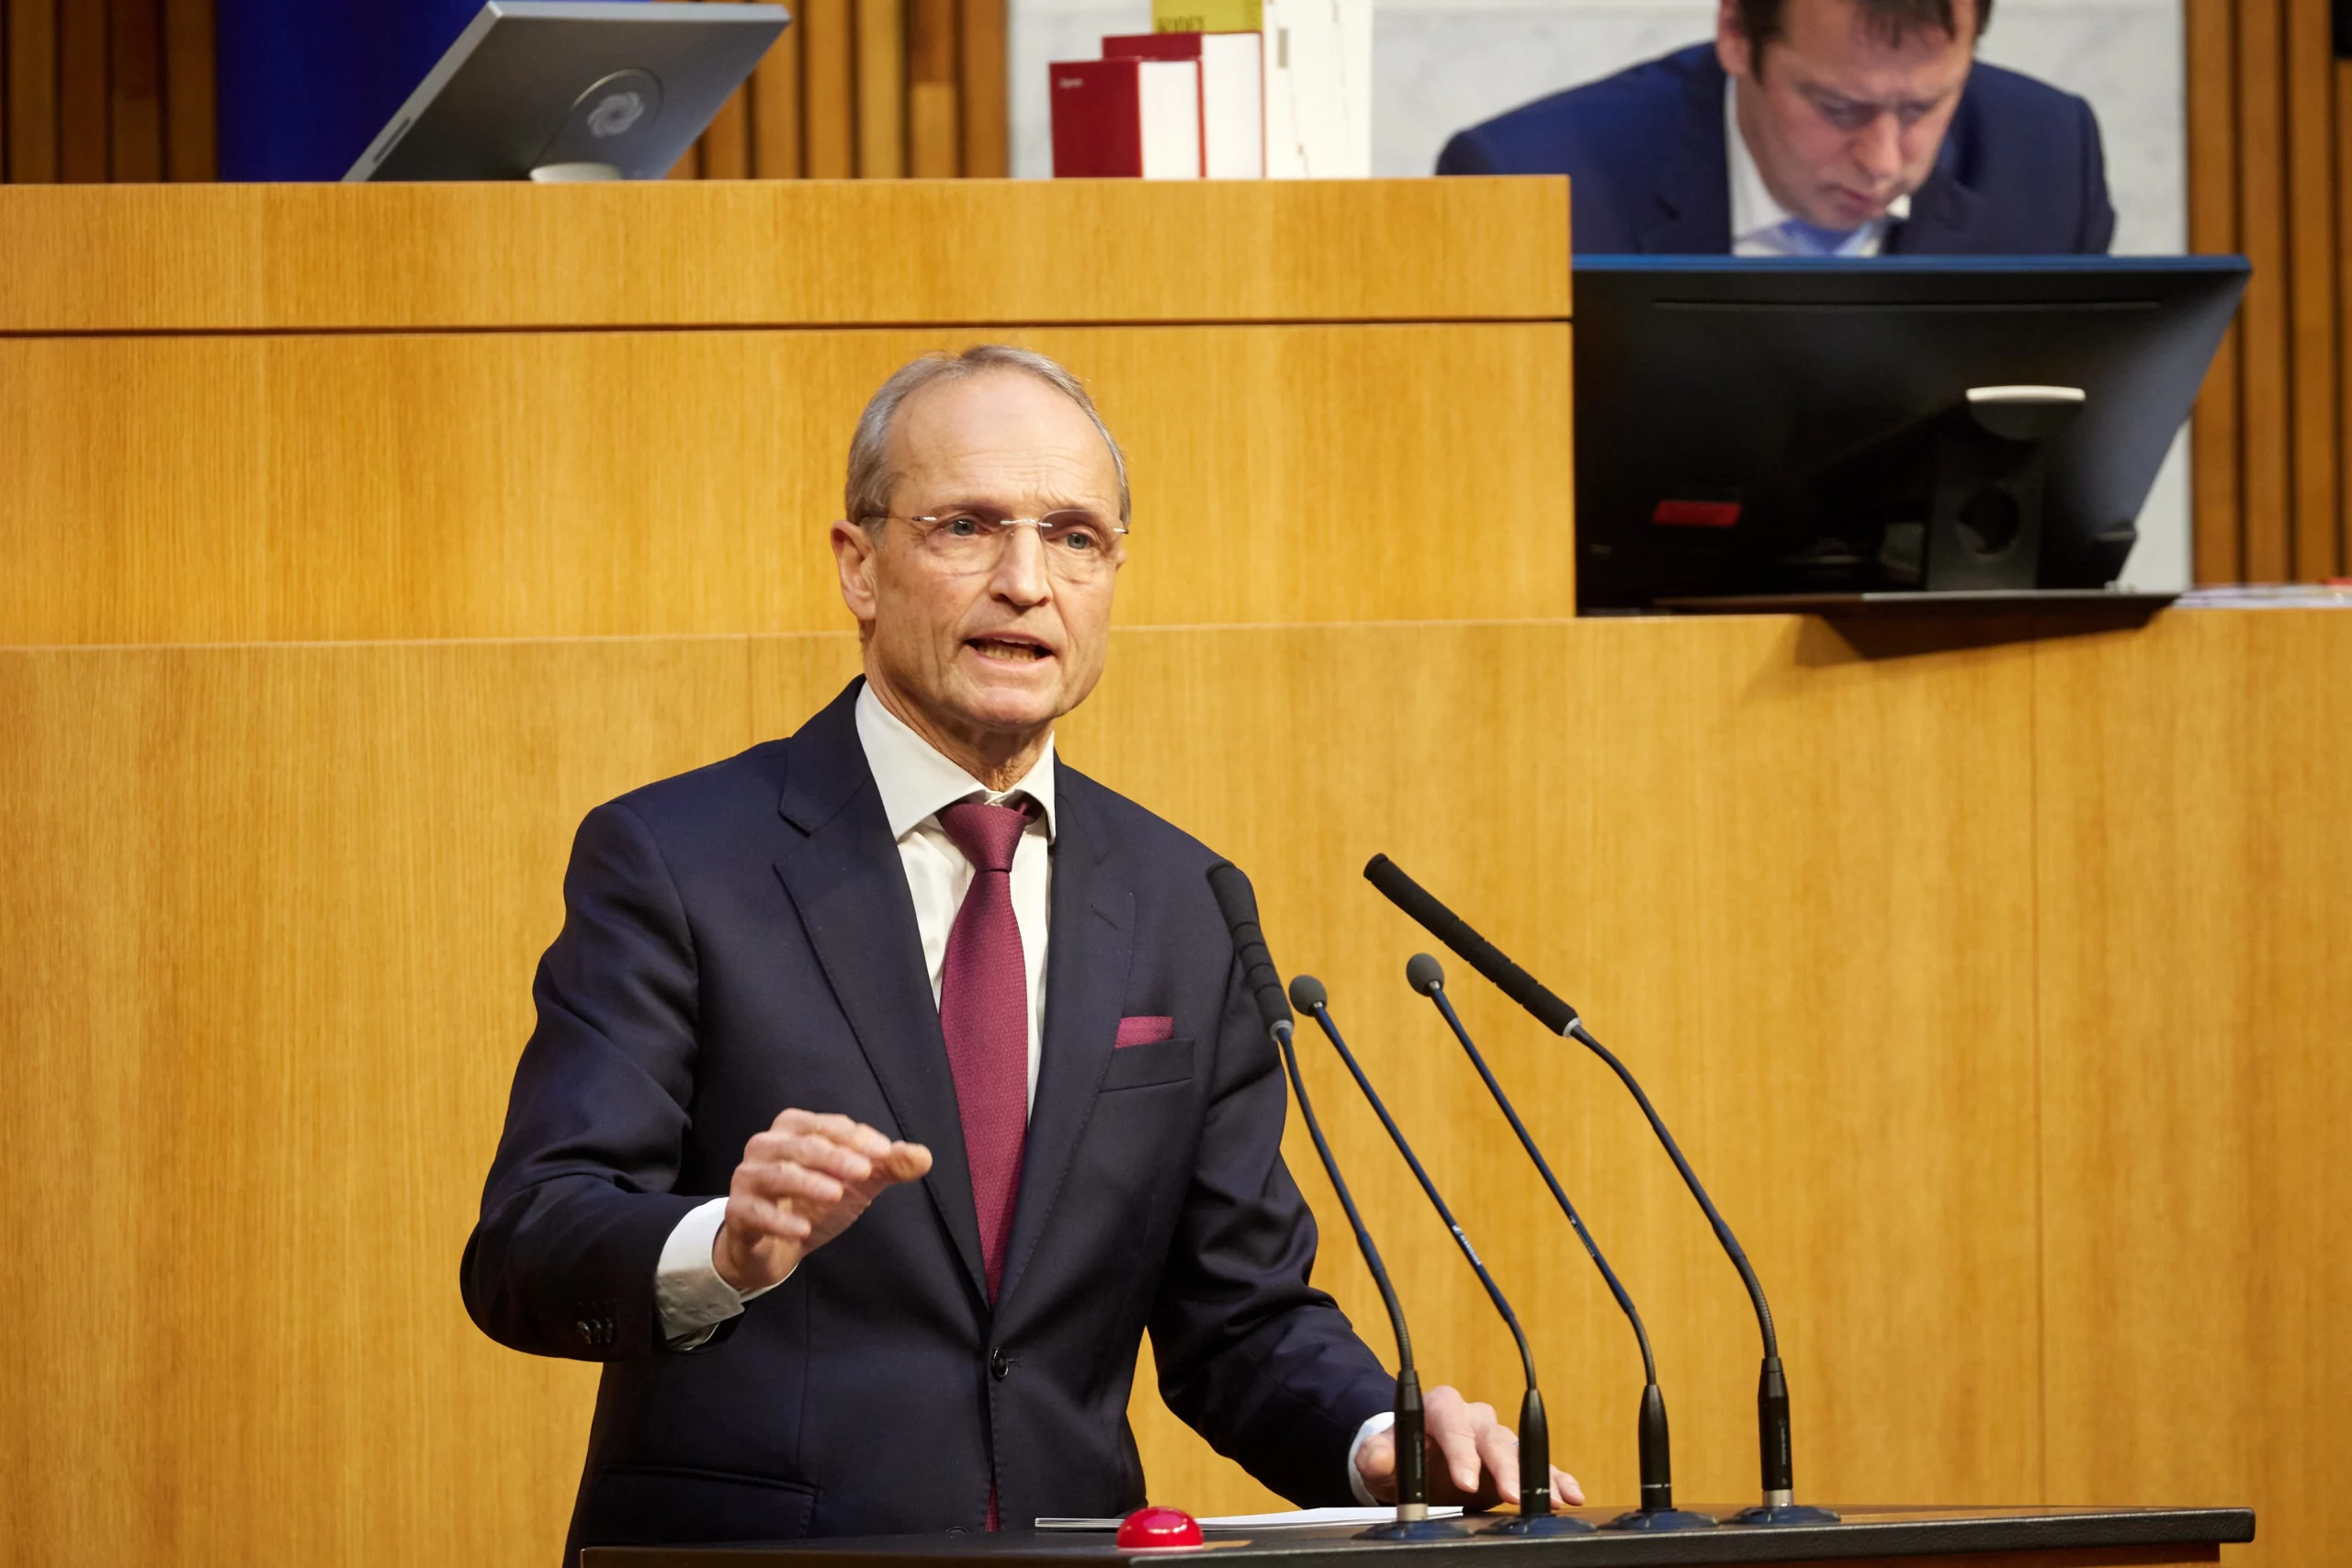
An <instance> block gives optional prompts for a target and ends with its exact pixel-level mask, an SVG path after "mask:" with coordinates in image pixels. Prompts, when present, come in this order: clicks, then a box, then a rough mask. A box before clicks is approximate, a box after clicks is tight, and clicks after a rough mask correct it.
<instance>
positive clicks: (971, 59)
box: [957, 0, 1012, 180]
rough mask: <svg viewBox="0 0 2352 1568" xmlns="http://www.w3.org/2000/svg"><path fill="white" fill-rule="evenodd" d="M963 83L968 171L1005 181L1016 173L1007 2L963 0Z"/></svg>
mask: <svg viewBox="0 0 2352 1568" xmlns="http://www.w3.org/2000/svg"><path fill="white" fill-rule="evenodd" d="M957 17H958V20H959V21H960V23H961V26H960V28H958V36H959V41H960V43H961V48H960V50H959V51H958V53H959V55H960V57H961V58H960V69H961V71H962V80H961V83H960V85H959V96H960V102H961V104H962V107H963V113H964V173H965V175H967V176H968V177H970V178H973V179H989V180H1001V179H1002V178H1004V177H1005V176H1006V175H1010V174H1011V173H1012V152H1011V147H1010V143H1011V139H1012V107H1011V106H1010V105H1009V104H1008V103H1007V102H1006V99H1005V91H1006V84H1005V78H1004V73H1005V57H1004V51H1005V36H1004V35H1005V0H961V3H960V4H959V6H957Z"/></svg>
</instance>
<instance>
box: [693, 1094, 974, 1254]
mask: <svg viewBox="0 0 2352 1568" xmlns="http://www.w3.org/2000/svg"><path fill="white" fill-rule="evenodd" d="M930 1170H931V1151H930V1150H929V1149H927V1148H925V1147H923V1146H922V1145H921V1144H905V1143H896V1142H893V1141H892V1140H890V1139H888V1138H886V1137H884V1136H883V1135H882V1134H879V1133H877V1132H876V1131H875V1130H874V1129H873V1128H871V1127H869V1126H867V1125H866V1124H865V1122H853V1121H851V1120H850V1119H849V1118H848V1117H846V1116H832V1115H820V1114H819V1113H818V1112H816V1111H783V1112H781V1113H780V1114H779V1115H778V1116H777V1117H776V1119H775V1121H774V1122H771V1123H770V1124H769V1126H768V1130H767V1131H766V1132H764V1133H758V1134H753V1135H752V1141H751V1142H750V1143H748V1144H746V1145H743V1162H742V1163H741V1165H739V1166H737V1167H736V1168H735V1176H734V1179H732V1180H731V1181H729V1183H728V1186H727V1217H726V1219H725V1221H723V1222H722V1223H721V1224H720V1225H719V1227H718V1236H717V1237H716V1238H714V1239H713V1241H712V1242H711V1247H710V1261H711V1266H712V1267H713V1268H715V1269H718V1277H719V1278H720V1279H722V1280H726V1281H727V1282H728V1283H729V1284H730V1285H732V1286H734V1287H735V1289H736V1290H738V1291H740V1292H743V1293H744V1294H746V1295H749V1294H751V1293H752V1292H755V1291H763V1290H766V1289H767V1288H768V1287H769V1286H771V1285H774V1284H776V1283H777V1282H779V1281H780V1280H783V1279H784V1278H785V1277H786V1276H787V1275H789V1274H790V1273H791V1272H792V1271H793V1270H794V1269H797V1268H798V1267H799V1266H800V1260H801V1259H802V1258H806V1257H807V1256H809V1253H811V1252H813V1251H815V1250H816V1249H817V1248H818V1247H822V1246H824V1245H825V1244H826V1243H827V1242H829V1241H831V1240H832V1239H833V1237H835V1236H837V1235H841V1234H842V1232H843V1231H845V1230H847V1229H848V1228H849V1227H850V1225H851V1224H852V1223H853V1222H854V1221H855V1220H856V1218H857V1217H858V1215H860V1214H862V1213H865V1206H866V1205H867V1204H868V1203H871V1202H873V1201H874V1200H875V1198H876V1196H877V1195H879V1194H880V1192H881V1191H882V1190H883V1189H884V1188H886V1187H894V1186H896V1185H898V1184H899V1183H900V1182H902V1181H920V1180H921V1179H922V1178H923V1177H924V1176H925V1175H927V1174H928V1173H929V1172H930Z"/></svg>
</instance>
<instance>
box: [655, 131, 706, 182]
mask: <svg viewBox="0 0 2352 1568" xmlns="http://www.w3.org/2000/svg"><path fill="white" fill-rule="evenodd" d="M662 178H663V179H668V180H698V179H700V178H702V139H701V138H700V137H696V138H695V144H694V145H693V146H691V147H689V148H687V149H686V150H685V152H684V154H683V155H681V156H680V157H679V159H678V161H677V162H676V163H674V164H671V165H670V172H669V173H668V174H666V175H662Z"/></svg>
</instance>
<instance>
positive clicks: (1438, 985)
mask: <svg viewBox="0 0 2352 1568" xmlns="http://www.w3.org/2000/svg"><path fill="white" fill-rule="evenodd" d="M1405 982H1406V984H1408V985H1409V986H1411V987H1413V989H1414V990H1416V991H1418V992H1419V993H1420V994H1421V995H1422V996H1425V997H1427V998H1429V999H1430V1001H1432V1002H1435V1003H1436V1004H1437V1010H1438V1011H1439V1012H1440V1013H1442V1014H1443V1015H1444V1018H1445V1021H1446V1024H1447V1026H1448V1027H1449V1028H1451V1029H1452V1030H1453V1037H1454V1038H1455V1039H1456V1040H1459V1041H1460V1042H1461V1043H1462V1049H1463V1052H1464V1054H1465V1055H1468V1056H1469V1058H1470V1065H1471V1066H1474V1067H1476V1068H1477V1069H1478V1076H1479V1077H1481V1078H1484V1079H1485V1080H1486V1084H1487V1093H1489V1094H1491V1095H1493V1096H1494V1097H1495V1103H1496V1104H1497V1105H1498V1106H1500V1107H1502V1112H1503V1116H1504V1118H1505V1119H1506V1120H1508V1121H1509V1122H1510V1130H1511V1131H1512V1132H1514V1133H1516V1134H1519V1145H1520V1147H1521V1148H1523V1149H1525V1150H1526V1151H1527V1157H1528V1158H1529V1159H1531V1160H1533V1161H1534V1162H1535V1168H1536V1169H1537V1170H1539V1171H1541V1172H1543V1173H1544V1185H1545V1186H1547V1187H1549V1188H1550V1189H1551V1190H1552V1197H1553V1199H1554V1201H1556V1202H1557V1203H1558V1204H1559V1205H1560V1213H1564V1214H1566V1216H1567V1217H1568V1225H1569V1227H1570V1228H1571V1229H1573V1230H1574V1231H1575V1232H1576V1233H1577V1240H1578V1241H1581V1242H1583V1243H1584V1250H1585V1253H1586V1256H1588V1257H1589V1258H1591V1259H1592V1261H1593V1266H1594V1267H1595V1268H1597V1269H1600V1277H1601V1278H1602V1279H1603V1280H1607V1281H1609V1293H1610V1294H1611V1295H1612V1296H1615V1297H1616V1298H1617V1304H1618V1305H1619V1306H1620V1307H1622V1308H1623V1309H1624V1313H1625V1321H1626V1322H1628V1323H1630V1324H1632V1325H1634V1344H1636V1345H1638V1346H1639V1347H1640V1348H1641V1352H1642V1382H1643V1388H1642V1407H1641V1415H1640V1416H1639V1419H1638V1424H1637V1426H1636V1427H1635V1431H1636V1434H1637V1438H1638V1443H1639V1450H1640V1453H1641V1458H1642V1506H1640V1507H1638V1508H1635V1509H1634V1510H1633V1511H1632V1512H1630V1513H1625V1514H1621V1515H1619V1516H1618V1517H1616V1518H1614V1519H1611V1521H1610V1522H1609V1523H1608V1524H1606V1525H1604V1526H1602V1527H1601V1528H1602V1529H1639V1530H1672V1529H1712V1528H1713V1525H1714V1522H1715V1521H1714V1519H1713V1517H1712V1516H1710V1515H1706V1514H1700V1513H1693V1512H1691V1511H1690V1510H1689V1509H1685V1508H1678V1507H1676V1506H1674V1450H1673V1445H1672V1443H1671V1442H1670V1440H1669V1438H1668V1432H1667V1424H1666V1395H1665V1394H1664V1393H1661V1392H1660V1391H1659V1389H1658V1386H1657V1358H1656V1357H1655V1356H1652V1355H1651V1354H1650V1336H1649V1330H1648V1329H1646V1328H1645V1327H1643V1326H1642V1314H1641V1313H1640V1312H1639V1311H1637V1310H1636V1309H1635V1308H1634V1298H1633V1297H1631V1296H1629V1295H1627V1294H1626V1293H1625V1287H1624V1286H1623V1284H1621V1283H1619V1282H1618V1279H1617V1271H1616V1270H1615V1269H1611V1267H1609V1259H1608V1258H1603V1257H1602V1256H1601V1255H1600V1244H1599V1243H1597V1242H1595V1241H1594V1240H1593V1239H1592V1233H1591V1232H1590V1231H1589V1230H1587V1229H1585V1226H1584V1221H1583V1219H1582V1218H1581V1217H1580V1216H1579V1215H1578V1214H1577V1206H1576V1205H1575V1204H1574V1203H1571V1202H1569V1201H1568V1195H1567V1192H1566V1190H1564V1189H1563V1188H1562V1187H1561V1186H1560V1179H1559V1178H1558V1177H1556V1176H1555V1175H1553V1174H1552V1164H1551V1162H1550V1161H1549V1160H1547V1159H1545V1158H1544V1151H1543V1150H1542V1149H1540V1148H1537V1147H1536V1146H1535V1139H1534V1136H1533V1135H1532V1134H1530V1133H1529V1132H1528V1130H1527V1124H1526V1123H1525V1122H1521V1120H1520V1119H1519V1109H1518V1107H1516V1106H1514V1105H1512V1104H1511V1102H1510V1096H1509V1095H1507V1094H1505V1093H1504V1092H1503V1086H1502V1085H1501V1084H1500V1083H1498V1082H1497V1081H1496V1079H1495V1075H1494V1073H1493V1071H1492V1070H1491V1069H1489V1068H1488V1067H1487V1058H1486V1057H1485V1056H1484V1055H1480V1054H1479V1051H1478V1047H1477V1046H1476V1044H1475V1043H1472V1041H1471V1039H1470V1032H1469V1031H1468V1030H1467V1029H1464V1027H1463V1026H1462V1020H1461V1018H1460V1016H1459V1015H1457V1014H1456V1013H1455V1012H1454V1010H1453V999H1452V998H1449V997H1448V996H1447V995H1446V994H1445V970H1444V968H1443V967H1442V966H1441V965H1440V964H1439V963H1438V961H1437V960H1436V959H1434V958H1431V957H1430V955H1429V954H1428V953H1415V954H1413V956H1412V957H1411V958H1410V959H1409V960H1408V961H1407V962H1406V964H1405Z"/></svg>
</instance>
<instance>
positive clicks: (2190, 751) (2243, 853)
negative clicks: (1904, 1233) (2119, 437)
mask: <svg viewBox="0 0 2352 1568" xmlns="http://www.w3.org/2000/svg"><path fill="white" fill-rule="evenodd" d="M2346 631H2347V626H2346V617H2343V616H2341V615H2328V614H2326V613H2324V612H2322V613H2316V614H2314V613H2308V612H2279V613H2278V614H2276V615H2271V614H2263V615H2205V614H2181V615H2165V616H2164V617H2161V618H2160V619H2159V620H2158V622H2157V623H2156V624H2155V625H2154V626H2151V627H2150V628H2149V629H2148V631H2147V632H2145V633H2142V634H2136V635H2131V636H2119V637H2069V638H2064V639H2061V640H2054V641H2051V642H2047V643H2044V644H2042V645H2041V647H2040V648H2039V649H2037V650H2036V652H2035V656H2034V657H2035V664H2036V679H2035V698H2034V701H2035V717H2034V727H2035V733H2036V739H2035V744H2034V752H2035V757H2036V773H2035V776H2036V778H2037V780H2038V784H2037V790H2038V797H2039V798H2038V805H2037V808H2036V809H2037V813H2038V817H2039V821H2040V828H2039V831H2038V834H2037V840H2038V842H2039V844H2040V845H2041V854H2040V861H2039V863H2038V865H2037V868H2036V873H2035V875H2036V881H2037V885H2038V886H2039V889H2040V892H2039V894H2038V908H2039V910H2040V914H2039V917H2038V919H2039V925H2040V931H2041V941H2040V952H2041V958H2040V963H2039V965H2038V975H2037V989H2038V993H2039V997H2040V1004H2039V1012H2040V1026H2041V1038H2042V1044H2041V1052H2040V1057H2039V1062H2040V1066H2039V1073H2040V1077H2041V1100H2042V1111H2041V1141H2042V1148H2043V1154H2042V1167H2043V1175H2042V1182H2041V1186H2042V1192H2043V1195H2044V1197H2043V1209H2044V1214H2045V1219H2044V1226H2043V1269H2042V1272H2043V1278H2044V1280H2045V1281H2046V1283H2045V1287H2044V1289H2045V1295H2046V1300H2047V1303H2048V1304H2047V1309H2046V1310H2047V1321H2048V1329H2047V1338H2048V1350H2047V1355H2046V1366H2047V1369H2048V1370H2047V1376H2046V1389H2047V1395H2046V1398H2047V1412H2048V1414H2047V1422H2048V1431H2049V1438H2048V1442H2049V1455H2050V1459H2049V1469H2050V1501H2052V1502H2053V1503H2061V1504H2071V1503H2085V1502H2090V1501H2093V1500H2105V1501H2114V1502H2120V1501H2122V1500H2123V1499H2124V1498H2126V1497H2152V1496H2163V1497H2168V1498H2173V1499H2176V1500H2177V1501H2179V1502H2181V1503H2184V1504H2194V1503H2199V1502H2219V1501H2221V1500H2222V1499H2224V1498H2228V1499H2233V1500H2234V1501H2235V1502H2237V1503H2239V1504H2242V1505H2243V1504H2250V1505H2252V1506H2254V1507H2255V1509H2256V1512H2257V1515H2258V1516H2259V1517H2260V1520H2261V1534H2260V1539H2259V1540H2257V1541H2256V1543H2255V1544H2254V1545H2253V1546H2251V1547H2245V1548H2232V1549H2231V1552H2230V1556H2231V1560H2232V1561H2234V1562H2242V1563H2245V1564H2247V1565H2248V1568H2253V1565H2254V1564H2257V1563H2258V1564H2264V1565H2290V1564H2291V1565H2293V1568H2307V1565H2315V1564H2319V1563H2323V1562H2333V1561H2335V1558H2336V1555H2337V1551H2338V1549H2337V1547H2336V1546H2335V1540H2336V1536H2337V1529H2338V1526H2339V1523H2340V1515H2341V1498H2340V1494H2341V1488H2340V1486H2339V1485H2338V1484H2337V1478H2338V1477H2339V1476H2340V1475H2341V1474H2342V1472H2343V1470H2344V1467H2345V1465H2346V1462H2347V1461H2352V1427H2347V1425H2346V1421H2345V1419H2344V1416H2343V1412H2344V1409H2345V1407H2346V1401H2347V1399H2352V1349H2347V1347H2346V1343H2345V1336H2344V1334H2343V1332H2342V1322H2341V1316H2342V1310H2343V1303H2345V1302H2346V1301H2347V1300H2352V1261H2348V1260H2347V1255H2346V1249H2345V1248H2343V1247H2336V1246H2334V1245H2331V1244H2330V1243H2329V1242H2328V1241H2327V1240H2326V1238H2328V1237H2330V1236H2332V1235H2334V1234H2335V1230H2336V1229H2337V1227H2338V1225H2339V1224H2340V1211H2341V1206H2342V1195H2343V1194H2344V1192H2345V1191H2346V1190H2347V1184H2352V1159H2347V1156H2346V1145H2345V1141H2344V1138H2343V1135H2342V1130H2343V1128H2344V1127H2345V1125H2346V1123H2347V1122H2352V1061H2348V1060H2347V1058H2346V1054H2345V1053H2344V1051H2343V1049H2342V1047H2343V1043H2344V1020H2345V1018H2346V1016H2352V966H2347V965H2346V964H2344V963H2343V961H2342V954H2341V952H2340V942H2339V936H2340V933H2341V931H2343V930H2344V929H2345V927H2346V913H2345V911H2344V909H2343V908H2342V900H2343V898H2344V896H2345V893H2344V890H2345V889H2346V887H2347V886H2352V814H2347V813H2346V811H2345V809H2344V800H2345V795H2344V780H2345V779H2346V777H2352V697H2347V694H2352V640H2347V637H2346ZM2184 846H2194V849H2193V850H2184Z"/></svg>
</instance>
